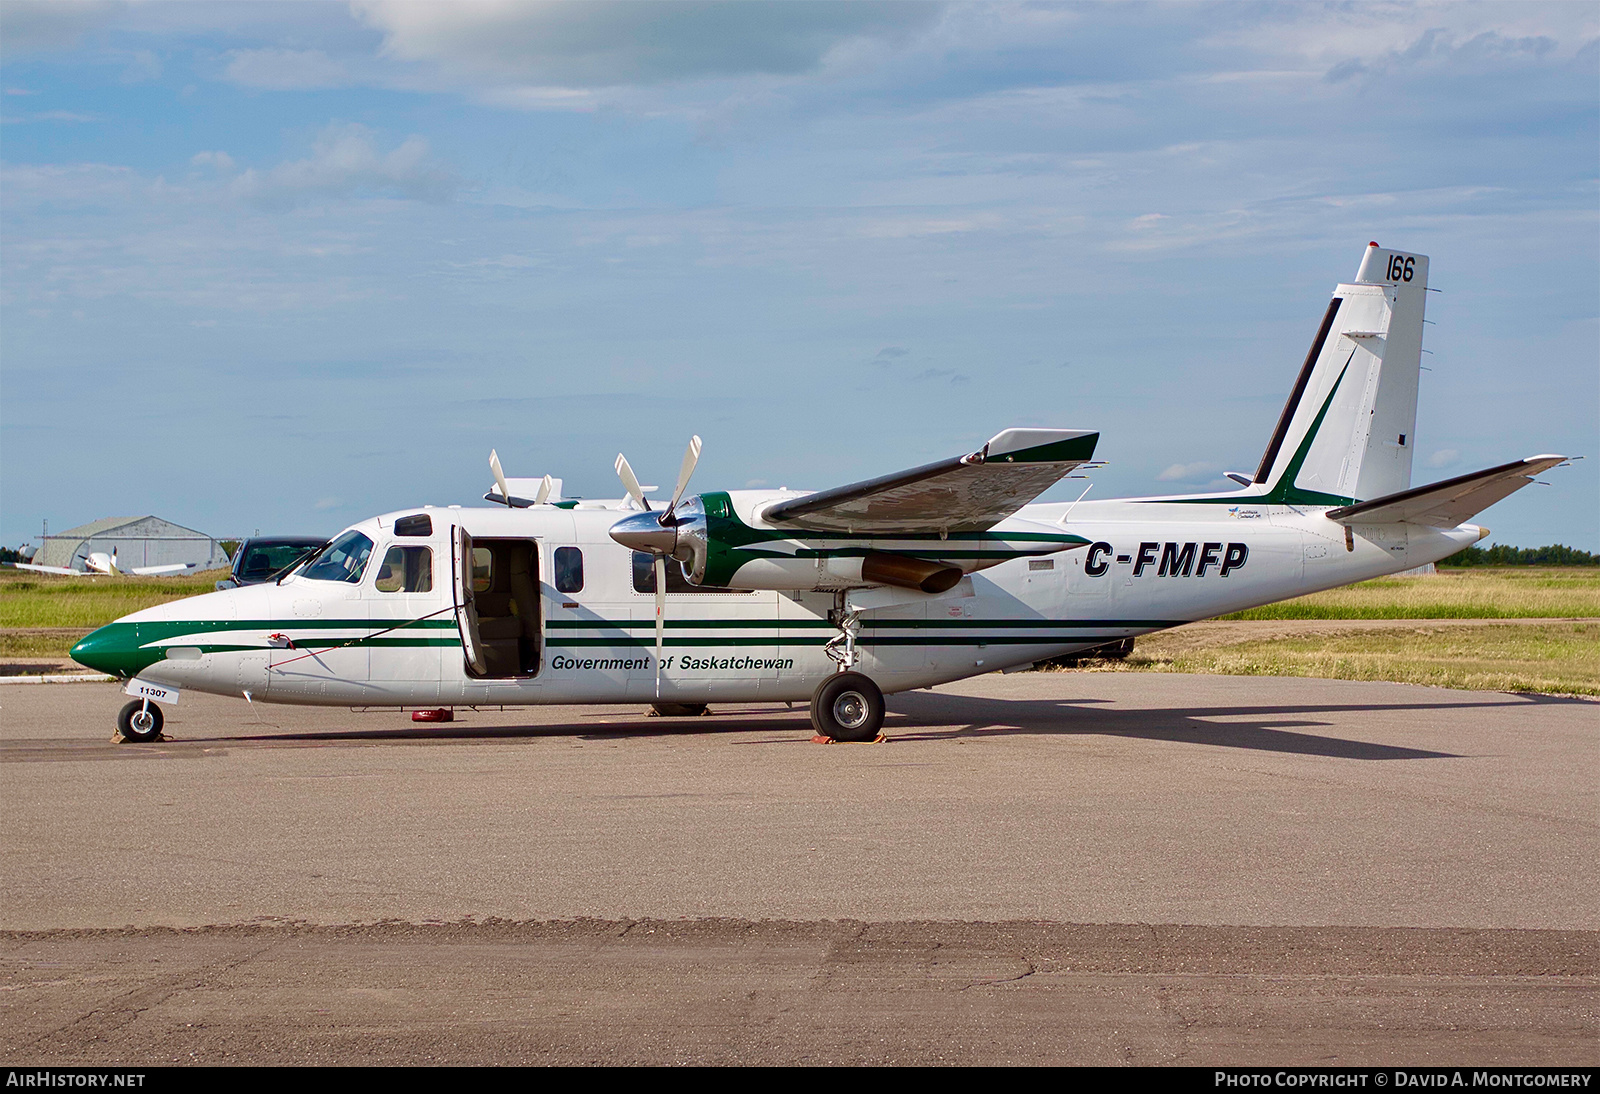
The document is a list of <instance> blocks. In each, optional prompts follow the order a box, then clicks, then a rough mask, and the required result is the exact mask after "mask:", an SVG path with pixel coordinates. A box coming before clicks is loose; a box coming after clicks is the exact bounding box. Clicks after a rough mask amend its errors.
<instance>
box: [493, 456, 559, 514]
mask: <svg viewBox="0 0 1600 1094" xmlns="http://www.w3.org/2000/svg"><path fill="white" fill-rule="evenodd" d="M489 473H490V474H491V475H493V476H494V484H495V485H496V486H498V487H499V488H500V497H501V498H502V499H504V501H505V503H506V508H507V509H510V508H511V487H509V486H507V485H506V473H505V472H504V471H502V470H500V453H498V452H496V451H495V450H494V449H492V448H491V449H489ZM546 478H549V476H546Z"/></svg>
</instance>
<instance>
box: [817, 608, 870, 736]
mask: <svg viewBox="0 0 1600 1094" xmlns="http://www.w3.org/2000/svg"><path fill="white" fill-rule="evenodd" d="M828 618H829V620H830V621H832V623H833V625H834V626H836V627H838V628H839V633H838V635H837V636H835V637H834V638H833V639H832V640H830V641H829V642H828V644H827V645H826V646H824V647H823V652H824V653H826V654H827V655H828V656H829V657H830V658H832V659H833V660H834V661H835V662H837V663H838V665H839V671H838V673H837V674H835V675H833V676H830V677H829V678H828V679H826V680H824V681H823V682H822V683H821V684H819V685H818V686H817V690H816V691H814V692H812V694H811V725H812V727H813V728H814V729H815V730H816V731H817V735H818V736H820V737H828V738H831V739H832V740H835V741H872V740H876V739H877V737H878V731H879V730H880V729H882V728H883V691H882V690H881V689H880V688H879V687H878V685H877V684H874V683H873V682H872V680H871V679H870V678H869V677H867V676H863V675H862V674H861V673H859V672H856V671H855V667H856V662H858V661H859V660H860V659H861V652H860V651H859V650H858V649H856V638H857V636H858V635H859V634H860V633H861V613H860V612H857V611H855V610H854V609H852V608H851V607H850V605H849V603H848V601H847V600H846V599H845V594H844V593H843V592H838V593H835V594H834V606H833V611H831V612H829V613H828Z"/></svg>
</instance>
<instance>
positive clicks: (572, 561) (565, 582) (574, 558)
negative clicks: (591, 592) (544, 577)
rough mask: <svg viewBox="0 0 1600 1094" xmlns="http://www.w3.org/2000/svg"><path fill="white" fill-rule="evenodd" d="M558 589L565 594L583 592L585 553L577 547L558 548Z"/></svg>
mask: <svg viewBox="0 0 1600 1094" xmlns="http://www.w3.org/2000/svg"><path fill="white" fill-rule="evenodd" d="M556 589H557V591H559V592H563V593H581V592H583V552H582V551H580V550H578V549H577V548H576V547H557V548H556Z"/></svg>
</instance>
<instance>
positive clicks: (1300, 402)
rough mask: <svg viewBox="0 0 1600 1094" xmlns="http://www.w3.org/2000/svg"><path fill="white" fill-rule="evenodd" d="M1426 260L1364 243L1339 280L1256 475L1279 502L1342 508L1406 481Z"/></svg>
mask: <svg viewBox="0 0 1600 1094" xmlns="http://www.w3.org/2000/svg"><path fill="white" fill-rule="evenodd" d="M1427 288H1428V259H1427V257H1426V256H1424V255H1414V254H1407V253H1405V252H1403V251H1386V250H1384V249H1383V248H1381V247H1379V246H1378V245H1377V244H1376V243H1373V244H1369V245H1368V247H1367V250H1366V253H1365V254H1364V255H1363V256H1362V259H1361V269H1360V271H1359V272H1358V273H1357V274H1356V279H1355V281H1354V283H1352V284H1348V285H1340V286H1339V287H1338V288H1337V289H1335V290H1334V293H1333V299H1332V300H1331V301H1330V302H1329V304H1328V310H1327V312H1326V314H1324V316H1323V318H1322V325H1321V326H1320V327H1319V328H1318V330H1317V336H1316V339H1315V341H1314V342H1313V343H1312V345H1311V352H1310V353H1308V354H1307V355H1306V360H1305V364H1304V365H1302V366H1301V369H1300V375H1299V376H1298V377H1297V378H1296V380H1295V385H1294V389H1293V390H1292V391H1291V392H1290V393H1289V401H1288V403H1287V404H1285V405H1284V408H1283V414H1282V415H1281V416H1280V417H1279V419H1278V427H1277V429H1276V430H1274V431H1273V434H1272V440H1271V442H1270V443H1269V444H1268V445H1267V451H1266V453H1265V454H1264V455H1263V456H1262V457H1261V466H1260V468H1259V469H1258V470H1257V471H1256V476H1255V481H1256V482H1257V483H1260V484H1262V485H1264V486H1266V488H1267V496H1268V497H1269V498H1270V499H1271V500H1274V501H1278V502H1282V503H1285V504H1301V505H1349V504H1351V503H1352V502H1356V501H1364V500H1367V499H1370V498H1376V497H1382V496H1384V495H1387V494H1393V493H1396V492H1398V491H1401V490H1404V489H1406V488H1407V487H1408V486H1410V485H1411V452H1412V449H1413V448H1415V447H1416V437H1415V433H1416V426H1417V378H1418V376H1419V375H1420V372H1419V369H1420V368H1421V365H1422V315H1423V306H1424V299H1425V297H1426V296H1427Z"/></svg>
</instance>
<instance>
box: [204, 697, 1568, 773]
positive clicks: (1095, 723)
mask: <svg viewBox="0 0 1600 1094" xmlns="http://www.w3.org/2000/svg"><path fill="white" fill-rule="evenodd" d="M1519 698H1521V699H1523V700H1524V701H1527V700H1535V699H1538V700H1546V701H1548V700H1551V699H1553V698H1555V697H1551V696H1526V697H1519ZM890 703H891V705H892V706H893V707H894V709H893V710H892V711H891V712H890V714H889V717H888V719H887V720H886V721H885V723H884V733H885V734H886V735H887V736H888V737H889V738H891V739H892V740H894V741H899V742H917V741H941V740H955V739H968V740H971V739H980V740H981V739H982V738H984V737H990V736H1009V735H1014V734H1036V735H1080V736H1110V737H1129V738H1136V739H1142V740H1153V741H1171V742H1173V743H1182V744H1203V745H1212V746H1215V747H1219V748H1242V749H1250V750H1258V751H1267V752H1283V753H1291V754H1297V755H1308V756H1328V757H1338V758H1343V759H1357V760H1417V759H1456V758H1460V754H1458V753H1452V752H1438V751H1433V750H1430V749H1421V748H1407V747H1403V746H1399V745H1387V744H1377V743H1374V742H1371V741H1356V740H1349V739H1345V738H1341V737H1332V736H1327V735H1324V734H1318V733H1297V732H1293V731H1292V730H1293V729H1295V728H1301V727H1326V726H1332V725H1334V723H1332V722H1330V721H1327V720H1326V719H1325V718H1323V719H1318V718H1315V717H1304V716H1305V715H1318V714H1321V715H1324V716H1326V715H1330V714H1333V715H1339V714H1352V713H1358V712H1363V711H1371V712H1400V711H1408V710H1441V711H1442V710H1463V709H1475V708H1484V707H1516V706H1520V705H1521V703H1520V702H1518V701H1516V700H1511V701H1507V697H1501V696H1497V697H1496V698H1495V699H1493V700H1486V701H1483V702H1465V703H1463V702H1460V701H1451V702H1438V703H1422V702H1412V703H1343V704H1330V703H1321V704H1293V705H1285V704H1273V703H1262V704H1240V705H1234V706H1211V707H1181V708H1157V709H1149V708H1129V707H1121V706H1118V705H1116V704H1114V703H1111V702H1110V701H1108V700H1103V699H1048V700H1027V699H985V698H979V697H972V696H962V695H950V694H942V693H930V692H909V693H904V694H901V695H896V696H893V697H891V699H890ZM1297 715H1299V716H1301V717H1295V716H1297ZM601 716H603V717H605V718H606V719H607V721H606V722H605V723H604V724H603V725H595V724H594V723H592V722H590V723H588V724H584V723H581V722H579V723H570V722H569V723H565V724H546V725H509V726H508V725H494V726H486V725H473V724H471V723H470V722H469V723H459V722H458V723H454V724H450V725H432V726H426V727H423V726H396V727H392V728H383V729H334V730H311V731H297V732H275V733H259V734H242V735H239V736H218V737H212V738H208V739H204V740H202V739H199V738H193V737H186V738H185V740H186V741H187V742H193V743H213V744H225V743H226V744H244V743H260V744H296V743H299V744H318V743H321V744H335V743H340V742H345V743H359V742H364V741H383V740H403V741H418V742H420V741H453V742H458V743H475V742H477V743H492V742H495V741H505V740H516V739H534V738H543V737H572V738H576V739H578V740H620V739H642V738H658V737H683V736H691V735H692V736H705V735H711V734H730V733H745V734H748V733H778V734H783V735H784V736H783V739H782V740H781V741H777V742H775V741H771V740H760V741H742V742H738V743H740V744H763V745H766V744H774V743H789V742H791V741H792V740H793V735H794V734H795V733H796V732H797V731H800V732H805V731H808V730H809V728H810V727H809V723H808V721H807V718H806V714H805V711H804V710H803V709H802V708H800V707H798V706H797V707H796V708H795V709H793V710H783V711H779V710H773V709H765V710H761V709H756V710H737V709H735V710H729V711H724V712H714V713H713V714H712V715H710V716H707V717H702V718H664V719H657V718H650V717H647V716H645V715H643V714H638V715H634V716H629V715H627V714H623V713H622V712H620V711H608V712H606V713H605V714H604V715H601ZM1218 718H1228V719H1240V720H1239V721H1223V722H1219V721H1215V720H1214V719H1218Z"/></svg>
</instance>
